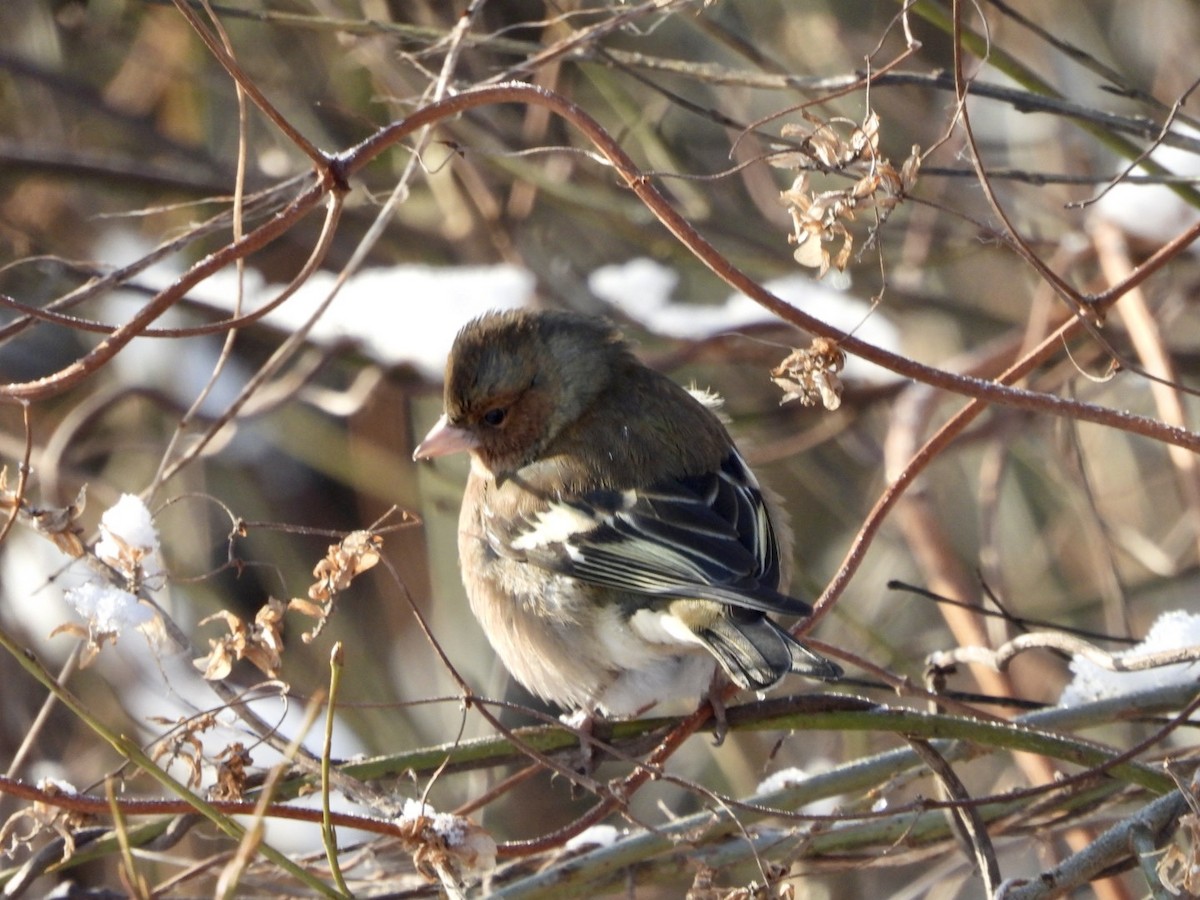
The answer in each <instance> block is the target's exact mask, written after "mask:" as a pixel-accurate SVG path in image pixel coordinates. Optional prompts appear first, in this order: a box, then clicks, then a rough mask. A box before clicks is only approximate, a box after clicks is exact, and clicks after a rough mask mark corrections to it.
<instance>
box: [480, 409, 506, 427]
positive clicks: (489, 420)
mask: <svg viewBox="0 0 1200 900" xmlns="http://www.w3.org/2000/svg"><path fill="white" fill-rule="evenodd" d="M506 415H508V410H506V409H505V408H504V407H502V406H497V407H496V408H495V409H489V410H488V411H487V412H485V413H484V414H483V424H484V425H490V426H491V427H492V428H495V427H496V426H497V425H499V424H500V423H501V422H503V421H504V417H505V416H506Z"/></svg>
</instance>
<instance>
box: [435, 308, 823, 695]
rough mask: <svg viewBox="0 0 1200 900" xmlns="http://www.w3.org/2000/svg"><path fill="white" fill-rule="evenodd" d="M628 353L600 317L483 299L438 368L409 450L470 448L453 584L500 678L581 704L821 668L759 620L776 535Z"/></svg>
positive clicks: (690, 421) (777, 519) (701, 400)
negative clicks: (439, 386) (437, 411)
mask: <svg viewBox="0 0 1200 900" xmlns="http://www.w3.org/2000/svg"><path fill="white" fill-rule="evenodd" d="M714 397H715V395H709V394H705V393H701V392H690V391H688V390H686V389H684V388H683V387H681V386H680V385H678V384H676V383H675V382H674V381H672V380H671V379H670V378H669V377H667V376H666V375H663V374H662V373H660V372H657V371H656V370H654V369H652V368H650V367H649V366H647V365H645V364H643V363H642V362H641V361H640V360H639V359H638V358H637V357H636V356H635V355H634V353H633V350H632V348H631V346H630V344H629V343H628V342H627V341H626V340H625V339H624V337H623V336H622V334H621V333H620V331H619V330H618V329H617V328H616V327H615V326H614V325H613V324H612V323H611V322H610V321H609V320H607V319H605V318H602V317H598V316H591V315H586V314H582V313H576V312H569V311H560V310H530V309H519V310H508V311H502V312H490V313H486V314H484V315H482V316H480V317H479V318H476V319H474V320H472V321H470V322H468V323H467V324H466V325H464V326H463V327H462V329H461V330H460V331H459V332H458V334H457V336H456V338H455V340H454V343H453V346H452V348H451V351H450V355H449V357H448V359H447V362H446V370H445V387H444V397H443V401H444V411H443V414H442V416H441V418H439V419H438V421H437V422H436V424H434V426H433V427H432V429H431V430H430V431H429V433H428V435H427V436H426V437H425V438H424V440H422V441H421V443H420V444H419V445H418V446H417V447H416V449H415V451H414V453H413V458H414V460H430V459H434V458H437V457H441V456H445V455H447V454H451V453H457V452H463V451H465V452H467V453H469V454H470V474H469V476H468V481H467V485H466V489H465V492H464V496H463V504H462V510H461V514H460V517H459V526H458V528H459V530H458V553H459V563H460V567H461V572H462V578H463V583H464V586H465V588H466V593H467V597H468V600H469V603H470V606H471V610H472V612H473V613H474V615H475V617H476V619H477V620H478V621H479V623H480V625H481V626H482V628H483V630H484V632H485V633H486V635H487V637H488V639H489V641H490V643H491V645H492V647H493V648H494V650H495V652H496V654H497V655H498V656H499V657H500V660H501V661H502V662H503V664H504V665H505V667H506V668H507V669H508V671H509V672H510V673H511V675H512V676H513V677H515V679H516V680H517V681H518V682H520V683H521V684H522V685H523V686H524V687H525V688H526V689H527V690H529V691H530V692H532V693H533V694H534V695H537V696H538V697H540V698H542V699H543V700H545V701H549V702H551V703H554V704H557V705H558V706H560V707H563V708H565V709H566V710H569V711H574V712H576V713H581V714H583V715H586V716H597V717H601V718H627V717H631V716H636V715H638V714H640V713H642V712H644V711H645V710H647V709H649V708H650V707H652V706H654V705H655V704H656V703H658V702H659V701H663V700H669V699H697V700H698V699H701V698H703V697H704V696H706V695H708V694H709V692H710V687H711V685H712V683H713V676H714V674H715V672H716V669H717V666H720V669H721V670H723V671H724V673H725V675H727V676H728V678H729V679H730V680H731V681H732V682H733V683H734V684H736V685H737V686H738V687H740V688H743V689H747V690H752V691H756V692H761V691H763V690H765V689H767V688H770V687H772V686H774V685H776V684H777V683H778V682H779V681H781V680H782V679H783V678H784V677H785V676H787V675H788V674H789V673H793V672H794V673H799V674H802V675H805V676H808V677H811V678H815V679H820V680H824V681H834V680H837V679H838V678H839V677H840V676H841V674H842V670H841V668H840V667H839V666H838V665H836V664H835V663H833V662H831V661H830V660H828V659H825V658H824V657H822V656H820V655H819V654H817V653H815V652H813V651H812V650H810V649H809V648H807V647H806V646H804V644H802V643H800V642H799V641H798V640H796V639H795V638H793V637H792V636H791V634H789V632H788V631H786V630H785V629H784V628H783V627H781V626H780V625H779V624H778V623H777V622H776V621H775V620H774V619H773V618H772V616H773V615H786V616H808V615H810V614H811V613H812V607H811V606H809V604H807V603H805V602H804V601H802V600H800V599H797V598H795V597H792V596H790V595H789V594H788V593H787V592H786V591H787V583H788V580H789V576H790V570H791V555H790V550H791V532H790V529H789V528H788V525H787V521H786V518H785V516H784V515H783V513H782V510H781V509H780V507H779V505H778V503H777V501H776V500H775V498H774V495H773V494H771V493H770V492H769V491H768V490H767V489H766V488H764V486H763V485H761V484H760V483H759V481H758V479H757V478H756V477H755V475H754V473H753V472H752V471H751V470H750V467H749V466H748V465H747V464H746V461H745V459H744V457H743V456H742V454H741V453H740V452H739V450H738V448H737V446H736V445H735V444H734V442H733V439H732V438H731V437H730V436H729V433H728V431H727V430H726V428H725V425H724V424H723V422H722V418H721V416H720V415H719V413H718V411H717V409H715V408H714V407H716V406H717V403H718V401H717V400H715V399H714Z"/></svg>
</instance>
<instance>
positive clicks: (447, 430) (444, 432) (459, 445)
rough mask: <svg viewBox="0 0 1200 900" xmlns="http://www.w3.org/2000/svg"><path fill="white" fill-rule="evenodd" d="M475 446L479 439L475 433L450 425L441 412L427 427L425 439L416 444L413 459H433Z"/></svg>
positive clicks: (477, 444)
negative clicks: (429, 426) (438, 417)
mask: <svg viewBox="0 0 1200 900" xmlns="http://www.w3.org/2000/svg"><path fill="white" fill-rule="evenodd" d="M477 446H479V441H478V440H476V438H475V435H473V434H471V432H469V431H467V429H465V428H459V427H458V426H457V425H451V424H450V421H449V420H448V419H447V418H446V416H445V415H444V414H443V415H442V417H441V418H440V419H438V420H437V423H436V424H435V425H434V426H433V427H432V428H431V429H429V434H427V435H425V440H423V441H421V443H419V444H418V445H417V449H416V450H414V451H413V459H434V458H436V457H439V456H447V455H449V454H451V453H459V452H461V451H463V450H474V449H475V448H476V447H477Z"/></svg>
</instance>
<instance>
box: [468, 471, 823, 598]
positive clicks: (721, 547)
mask: <svg viewBox="0 0 1200 900" xmlns="http://www.w3.org/2000/svg"><path fill="white" fill-rule="evenodd" d="M489 540H490V541H491V543H492V546H493V549H494V550H496V552H497V553H500V554H501V555H504V556H507V557H510V558H518V559H521V560H523V561H525V562H528V563H532V564H534V565H537V566H540V567H542V568H545V569H548V570H550V571H553V572H557V573H560V574H563V575H570V576H571V577H573V578H578V579H580V580H582V581H586V582H589V583H592V584H596V585H601V586H604V587H610V588H614V589H618V590H623V591H633V592H636V593H642V594H647V595H652V596H656V597H664V598H668V597H687V598H696V599H706V600H714V601H717V602H719V603H722V604H726V605H729V606H734V607H742V608H745V609H753V610H758V611H760V612H770V613H784V614H789V615H807V614H808V613H810V612H811V611H812V609H811V607H810V606H809V605H808V604H807V603H804V602H802V601H800V600H796V599H795V598H793V597H788V596H786V595H784V594H781V593H780V592H779V591H778V590H777V588H778V585H779V577H780V574H779V571H780V570H779V544H778V540H777V538H776V535H775V530H774V528H773V526H772V525H771V521H770V518H769V516H768V514H767V509H766V505H765V503H764V502H763V497H762V493H761V491H760V490H759V487H758V483H757V482H756V481H755V479H754V476H753V475H752V474H751V473H750V470H749V469H748V468H747V467H746V465H745V463H744V462H743V461H742V460H741V458H740V457H739V456H738V455H737V453H736V451H733V452H731V453H730V454H729V456H728V457H727V458H726V460H725V462H724V463H723V464H722V466H721V469H720V471H718V472H714V473H711V474H708V475H701V476H693V477H687V478H680V479H673V480H670V481H667V482H660V483H658V484H655V485H651V486H650V487H648V488H644V489H639V490H636V491H592V492H589V493H586V494H583V495H580V496H576V497H573V498H569V499H568V498H564V499H563V500H561V501H559V502H558V503H556V504H552V505H551V507H550V509H549V510H547V511H545V512H543V513H542V514H541V515H539V516H537V517H535V518H533V519H532V520H528V521H523V522H518V523H516V527H515V528H513V529H512V530H511V531H510V532H508V533H498V532H495V531H492V532H490V533H489Z"/></svg>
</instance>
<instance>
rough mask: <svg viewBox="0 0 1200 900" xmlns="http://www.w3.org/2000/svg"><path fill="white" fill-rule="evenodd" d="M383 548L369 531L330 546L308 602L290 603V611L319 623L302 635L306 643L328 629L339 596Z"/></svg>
mask: <svg viewBox="0 0 1200 900" xmlns="http://www.w3.org/2000/svg"><path fill="white" fill-rule="evenodd" d="M382 546H383V538H382V537H380V536H379V535H377V534H372V533H371V532H369V531H354V532H351V533H350V534H348V535H346V537H345V538H343V539H342V541H341V543H338V544H331V545H330V547H329V550H328V552H327V553H326V554H325V558H324V559H322V560H321V561H320V562H319V563H317V565H316V568H314V569H313V576H314V577H315V578H316V579H317V580H316V581H315V582H313V584H312V586H311V587H309V589H308V600H303V599H301V598H299V597H294V598H292V600H291V601H290V602H289V603H288V608H289V609H291V610H294V611H296V612H299V613H302V614H304V615H307V616H312V617H313V618H315V619H317V624H316V625H314V626H313V627H312V629H311V630H309V631H306V632H305V633H304V634H302V635H301V636H300V639H301V640H302V641H304V643H306V644H308V643H311V642H312V641H313V640H315V639H316V637H317V636H318V635H319V634H320V633H321V631H322V630H323V629H324V628H325V625H326V624H327V623H328V621H329V617H330V616H331V615H333V610H334V603H335V601H336V600H337V595H338V594H340V593H341V592H342V591H344V590H346V588H348V587H350V584H351V582H353V581H354V579H355V578H357V577H358V576H359V575H361V574H362V573H363V572H366V571H367V570H368V569H373V568H374V567H375V566H376V565H377V564H378V563H379V549H380V547H382Z"/></svg>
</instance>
